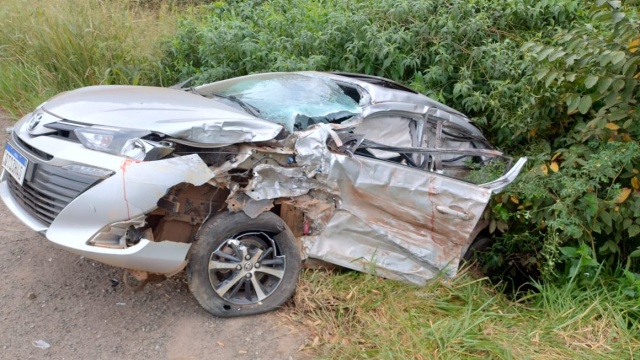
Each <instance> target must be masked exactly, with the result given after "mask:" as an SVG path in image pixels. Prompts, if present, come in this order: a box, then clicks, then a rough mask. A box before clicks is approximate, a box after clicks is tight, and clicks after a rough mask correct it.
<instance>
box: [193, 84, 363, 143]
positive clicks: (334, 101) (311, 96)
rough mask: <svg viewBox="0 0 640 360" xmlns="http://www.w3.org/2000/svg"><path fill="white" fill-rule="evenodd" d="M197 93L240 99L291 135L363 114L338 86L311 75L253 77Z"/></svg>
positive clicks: (356, 103)
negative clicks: (318, 124) (311, 127)
mask: <svg viewBox="0 0 640 360" xmlns="http://www.w3.org/2000/svg"><path fill="white" fill-rule="evenodd" d="M198 91H199V92H201V93H203V94H205V95H209V96H213V97H215V96H216V95H222V96H226V97H232V98H236V99H239V100H240V101H242V102H244V103H247V104H249V105H251V106H252V107H253V108H255V109H257V111H258V112H259V117H260V118H263V119H265V120H269V121H272V122H275V123H278V124H282V125H284V127H285V128H286V129H287V130H289V131H294V130H304V129H306V128H307V127H308V126H310V125H313V124H317V123H326V122H338V121H343V120H346V119H349V118H351V117H352V116H354V115H357V114H359V113H360V111H361V108H360V106H359V104H358V101H357V100H356V99H354V98H353V97H351V96H349V95H347V94H345V92H344V90H343V89H342V88H341V87H340V86H339V85H338V84H337V83H335V82H333V81H332V80H330V79H328V78H324V77H321V76H315V75H312V74H297V73H293V74H281V73H271V74H261V75H250V76H245V77H241V78H236V79H230V80H226V81H220V82H217V83H213V84H209V85H205V86H202V87H200V88H198ZM236 103H237V102H236ZM236 105H237V104H236ZM245 110H246V109H245Z"/></svg>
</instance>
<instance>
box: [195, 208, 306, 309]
mask: <svg viewBox="0 0 640 360" xmlns="http://www.w3.org/2000/svg"><path fill="white" fill-rule="evenodd" d="M300 267H301V257H300V251H299V250H298V247H297V246H296V244H295V237H294V236H293V234H292V233H291V231H290V230H289V228H288V227H287V226H286V224H285V223H284V222H283V221H282V219H280V218H279V217H278V216H277V215H275V214H273V213H270V212H266V213H263V214H260V216H258V217H257V218H255V219H251V218H250V217H248V216H247V215H245V214H244V213H243V212H237V213H229V212H225V213H221V214H219V215H217V216H215V217H213V218H212V219H210V220H209V221H207V222H206V223H205V224H204V226H203V227H202V229H201V230H200V232H199V234H198V237H197V240H196V241H195V243H194V244H193V245H192V248H191V256H190V260H189V266H188V267H187V279H188V282H189V289H190V290H191V292H192V293H193V295H194V296H195V298H196V299H197V300H198V302H199V303H200V305H202V307H203V308H205V309H206V310H207V311H209V312H210V313H212V314H213V315H215V316H220V317H232V316H242V315H252V314H259V313H263V312H267V311H270V310H274V309H276V308H278V307H280V306H282V305H283V304H284V303H285V302H286V301H287V300H288V299H289V298H290V297H291V295H293V293H294V291H295V288H296V285H297V283H298V276H299V273H300Z"/></svg>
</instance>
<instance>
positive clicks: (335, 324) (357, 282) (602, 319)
mask: <svg viewBox="0 0 640 360" xmlns="http://www.w3.org/2000/svg"><path fill="white" fill-rule="evenodd" d="M538 290H540V292H539V293H536V294H535V295H531V296H530V297H529V298H526V299H523V300H521V301H519V302H513V301H510V300H509V299H507V298H506V297H505V296H504V295H503V294H501V293H500V292H499V291H496V290H495V289H494V288H493V287H492V286H491V284H489V283H488V282H487V281H485V279H476V278H475V277H474V276H471V275H469V274H467V273H463V274H462V275H460V276H458V277H457V278H455V279H453V280H451V281H437V280H435V281H433V282H431V283H430V284H428V285H427V286H426V287H424V288H417V287H410V286H407V285H404V284H400V283H397V282H393V281H388V280H383V279H380V278H377V277H375V276H372V275H368V274H357V273H343V274H331V273H327V272H318V271H307V272H306V273H305V276H304V278H303V281H302V283H301V285H300V287H299V290H298V292H297V294H296V298H295V310H296V312H297V314H298V316H299V317H298V320H299V321H303V322H304V323H306V324H307V325H309V326H310V327H311V328H312V329H314V332H315V334H314V339H313V341H311V343H310V345H309V347H310V348H311V349H312V350H313V351H317V352H319V354H320V355H321V356H323V357H327V358H332V359H339V358H346V359H350V358H376V359H377V358H386V359H469V358H483V359H484V358H489V359H578V358H580V359H623V358H634V356H637V354H640V340H639V337H640V330H639V329H638V320H637V318H636V319H634V313H635V316H637V313H638V308H639V306H640V305H639V304H638V303H637V301H634V300H633V299H629V298H627V297H625V296H623V295H621V294H617V293H612V292H609V291H607V290H605V288H604V287H601V288H598V289H592V290H591V291H589V292H586V291H584V290H580V289H578V288H577V287H573V286H571V284H569V285H565V286H554V285H544V286H543V285H539V286H538Z"/></svg>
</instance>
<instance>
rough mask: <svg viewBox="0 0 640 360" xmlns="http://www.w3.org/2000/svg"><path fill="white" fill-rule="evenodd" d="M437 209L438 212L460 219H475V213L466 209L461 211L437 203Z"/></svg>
mask: <svg viewBox="0 0 640 360" xmlns="http://www.w3.org/2000/svg"><path fill="white" fill-rule="evenodd" d="M436 210H438V212H439V213H441V214H446V215H451V216H455V217H457V218H458V219H462V220H473V214H471V213H468V212H464V211H460V210H456V209H452V208H451V207H449V206H442V205H437V206H436Z"/></svg>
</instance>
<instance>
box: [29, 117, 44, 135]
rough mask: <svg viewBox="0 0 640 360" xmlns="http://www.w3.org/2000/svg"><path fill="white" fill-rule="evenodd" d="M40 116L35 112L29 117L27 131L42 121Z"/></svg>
mask: <svg viewBox="0 0 640 360" xmlns="http://www.w3.org/2000/svg"><path fill="white" fill-rule="evenodd" d="M42 116H43V115H42V114H35V115H33V116H32V117H31V119H30V120H29V126H28V129H29V131H32V130H33V129H35V128H36V127H37V126H38V125H40V121H42Z"/></svg>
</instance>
